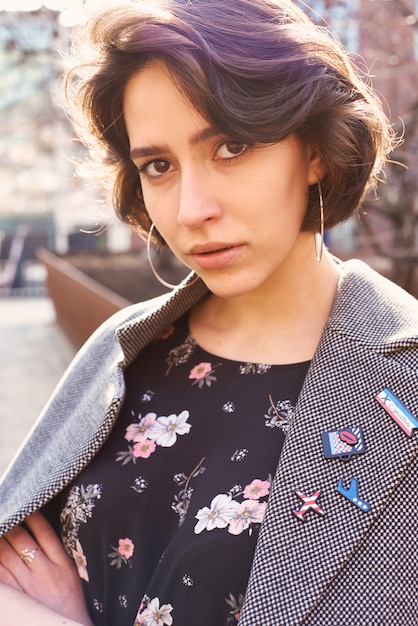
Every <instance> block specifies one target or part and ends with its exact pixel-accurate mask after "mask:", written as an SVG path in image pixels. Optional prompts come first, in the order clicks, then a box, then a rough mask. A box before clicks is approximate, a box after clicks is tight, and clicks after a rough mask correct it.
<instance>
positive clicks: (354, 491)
mask: <svg viewBox="0 0 418 626" xmlns="http://www.w3.org/2000/svg"><path fill="white" fill-rule="evenodd" d="M337 491H338V493H340V494H341V495H342V496H344V498H347V500H350V502H352V503H353V504H354V505H355V506H356V507H357V508H358V509H360V511H364V512H365V513H367V511H369V510H370V507H371V504H369V503H368V502H365V501H364V500H363V499H362V498H360V497H359V495H358V478H352V479H351V481H350V486H349V488H348V489H345V488H344V482H343V479H342V478H340V480H339V481H338V485H337Z"/></svg>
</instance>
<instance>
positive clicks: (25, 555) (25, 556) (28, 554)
mask: <svg viewBox="0 0 418 626" xmlns="http://www.w3.org/2000/svg"><path fill="white" fill-rule="evenodd" d="M38 550H40V548H35V549H34V550H29V548H23V550H21V551H20V555H19V556H20V558H21V559H22V561H23V562H24V563H26V565H29V564H30V563H32V561H33V559H34V558H35V554H36V552H37V551H38Z"/></svg>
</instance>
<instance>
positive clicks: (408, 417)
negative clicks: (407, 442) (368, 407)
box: [376, 387, 418, 437]
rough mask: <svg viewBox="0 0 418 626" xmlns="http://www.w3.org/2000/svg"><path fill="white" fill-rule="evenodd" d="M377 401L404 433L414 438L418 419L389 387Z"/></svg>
mask: <svg viewBox="0 0 418 626" xmlns="http://www.w3.org/2000/svg"><path fill="white" fill-rule="evenodd" d="M376 400H377V401H378V403H379V404H380V405H381V406H382V407H383V408H384V409H385V411H386V413H388V414H389V415H390V416H391V418H392V419H394V420H395V422H396V423H397V424H398V426H400V427H401V428H402V430H403V431H404V433H406V434H407V435H408V437H412V431H413V430H414V429H415V428H418V419H417V418H416V417H414V416H413V415H412V413H410V412H409V411H408V409H407V408H406V407H405V406H404V405H403V404H402V402H401V401H400V400H398V398H397V397H396V396H395V395H394V394H393V393H392V392H391V391H390V390H389V389H388V388H387V387H385V389H383V391H381V392H380V393H379V395H377V396H376Z"/></svg>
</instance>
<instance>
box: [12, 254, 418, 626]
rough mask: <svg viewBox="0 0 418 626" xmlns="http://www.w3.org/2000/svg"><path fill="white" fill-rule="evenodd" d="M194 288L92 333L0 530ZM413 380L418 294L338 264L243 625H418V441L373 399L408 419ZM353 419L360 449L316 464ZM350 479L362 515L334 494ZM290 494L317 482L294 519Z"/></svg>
mask: <svg viewBox="0 0 418 626" xmlns="http://www.w3.org/2000/svg"><path fill="white" fill-rule="evenodd" d="M205 291H206V288H205V286H204V285H203V283H197V284H195V285H193V286H190V287H186V288H181V289H179V290H177V291H175V292H174V293H173V294H171V295H169V296H164V297H161V298H158V299H156V300H154V301H151V302H149V303H145V304H143V305H134V306H133V307H129V308H128V309H127V310H125V311H122V312H120V313H119V314H117V316H115V317H114V318H112V319H111V320H110V321H109V322H107V323H106V324H105V325H104V326H103V327H102V329H100V330H99V331H97V332H96V334H95V335H94V336H93V337H92V339H91V340H90V341H89V342H88V344H87V345H86V346H85V348H83V350H82V351H81V353H80V354H79V356H78V357H77V358H76V360H75V362H74V365H73V366H72V367H70V370H69V372H68V373H67V374H66V375H65V377H64V380H63V382H62V383H61V384H60V385H59V387H58V389H57V391H56V393H55V395H54V397H53V399H52V400H51V402H50V404H49V406H48V407H47V408H46V410H45V411H44V414H43V417H42V418H41V421H40V422H39V423H38V424H37V425H36V427H35V429H34V431H33V433H32V435H31V439H30V440H29V442H28V443H27V444H26V445H25V446H24V447H23V449H22V451H21V453H20V455H19V457H18V459H17V460H16V461H15V463H14V464H13V466H12V467H11V469H10V471H9V473H8V474H7V475H6V476H5V478H4V479H3V481H2V484H1V485H0V508H1V517H2V525H1V529H2V532H6V531H7V529H9V528H10V527H11V526H13V525H14V524H16V523H18V522H20V521H21V520H22V519H23V518H24V517H25V516H26V515H27V514H29V513H30V512H32V511H34V510H36V509H37V508H39V507H40V506H42V505H43V504H44V503H45V502H46V501H47V500H48V499H49V498H50V497H52V496H53V494H54V493H56V492H57V491H58V490H60V489H62V488H63V487H64V485H65V484H67V483H68V482H69V481H71V480H72V479H73V477H74V476H75V475H76V474H77V473H78V472H79V471H80V470H81V469H82V467H84V466H85V465H86V464H87V463H88V462H89V461H90V460H91V458H92V457H93V456H94V455H95V453H96V451H97V450H98V449H99V447H100V446H101V445H102V443H103V441H104V440H105V438H106V437H107V434H108V432H109V431H110V429H111V427H112V424H113V423H114V420H115V419H116V417H117V414H118V411H119V407H120V405H121V402H122V401H123V395H124V384H123V369H124V367H126V365H127V364H128V363H130V362H131V361H132V360H133V359H134V358H135V356H136V355H137V354H138V352H139V351H140V350H141V349H142V348H143V347H144V345H146V344H147V343H148V342H149V341H151V340H152V338H153V337H155V336H156V335H157V334H158V333H159V332H161V331H162V330H163V329H164V328H165V327H166V326H167V325H168V324H170V323H171V322H172V321H173V320H174V319H176V318H177V317H179V316H180V315H181V314H182V313H183V312H184V311H186V310H187V309H189V308H190V306H192V305H193V303H194V302H197V301H198V300H199V298H200V297H202V295H203V294H204V293H205ZM417 382H418V304H417V302H416V300H415V299H414V298H412V297H411V296H408V295H407V294H406V293H405V292H403V291H402V290H400V289H399V288H398V287H395V286H394V285H392V284H391V283H389V282H388V281H386V280H385V279H383V278H381V277H380V276H378V275H377V274H375V273H374V272H372V271H371V270H370V269H369V268H368V267H367V266H366V265H364V264H363V263H361V262H359V261H352V262H348V263H346V264H345V267H344V269H343V275H342V278H341V280H340V284H339V288H338V293H337V295H336V299H335V302H334V306H333V309H332V312H331V315H330V318H329V320H328V323H327V325H326V328H325V330H324V333H323V337H322V339H321V342H320V345H319V347H318V350H317V352H316V355H315V357H314V359H313V362H312V365H311V368H310V370H309V372H308V376H307V378H306V381H305V384H304V387H303V389H302V392H301V395H300V398H299V402H298V405H297V407H296V414H295V418H294V420H293V423H292V424H291V427H290V431H289V434H288V435H287V438H286V442H285V446H284V449H283V452H282V455H281V458H280V463H279V466H278V469H277V474H276V477H275V480H274V485H273V487H272V491H271V495H270V499H269V504H268V508H267V513H266V517H265V520H264V522H263V525H262V529H261V533H260V538H259V542H258V546H257V550H256V555H255V559H254V564H253V569H252V573H251V577H250V582H249V587H248V590H247V594H246V600H245V604H244V609H243V612H242V615H241V619H240V626H287V625H294V624H295V625H296V624H309V625H314V624H318V625H325V624H326V625H329V626H357V625H358V626H361V625H364V626H365V625H366V624H367V625H374V624H382V625H383V624H394V625H400V626H404V625H405V626H410V625H412V624H417V625H418V617H417V616H418V595H417V594H416V593H414V591H415V583H416V578H417V576H416V571H417V568H416V561H417V547H418V546H417V532H416V528H417V521H418V520H417V517H418V514H417V511H416V509H417V507H416V502H417V499H418V476H417V453H418V435H417V434H416V433H415V432H414V434H413V436H412V437H411V438H410V437H408V436H407V435H406V434H405V433H404V432H403V431H402V430H401V429H400V428H399V426H398V425H397V424H396V423H395V422H394V421H393V420H392V419H391V418H390V417H389V416H388V414H387V413H386V412H385V410H384V409H383V408H382V407H381V406H380V405H379V404H378V403H377V401H376V400H375V396H376V395H377V394H378V393H379V392H380V391H382V389H383V388H385V387H388V388H389V389H390V390H391V391H392V392H393V393H394V394H395V395H397V397H398V398H399V399H400V400H401V401H402V402H403V403H404V404H405V405H406V406H407V408H408V409H409V410H410V411H411V412H412V414H414V415H416V416H418V393H417V391H418V385H417ZM354 426H361V427H362V429H363V432H364V437H365V447H366V451H365V453H364V454H361V455H355V456H353V457H352V458H351V459H350V460H349V461H342V460H341V459H338V458H331V459H326V458H325V457H324V454H323V449H322V440H321V434H322V433H324V432H327V431H332V430H337V429H341V428H347V427H354ZM63 451H65V453H63ZM352 478H357V480H358V485H359V496H360V497H362V498H363V499H364V500H365V501H366V502H368V503H370V504H371V508H370V510H369V511H367V512H365V511H361V510H360V509H359V508H357V507H356V506H355V505H354V504H353V503H352V502H350V501H349V500H348V499H347V498H345V497H343V496H342V495H341V494H340V493H338V491H337V484H338V483H339V481H340V479H342V480H343V484H344V485H345V486H346V487H348V485H349V484H350V481H351V479H352ZM296 490H298V491H300V492H302V493H304V494H307V495H309V496H310V495H312V494H313V493H314V492H316V491H318V490H319V491H320V495H319V497H318V500H317V502H318V504H320V506H321V507H322V509H323V511H324V512H325V515H323V516H322V515H319V514H318V513H316V512H315V511H313V510H310V511H308V512H307V513H306V515H305V521H301V520H300V519H298V518H297V517H296V516H295V515H294V511H296V510H298V509H300V506H301V504H302V502H301V499H300V498H299V496H298V495H297V494H296ZM181 626H189V625H186V624H184V625H181ZM190 626H191V625H190ZM193 626H194V625H193ZM214 626H217V625H214Z"/></svg>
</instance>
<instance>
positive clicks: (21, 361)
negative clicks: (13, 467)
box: [0, 297, 75, 474]
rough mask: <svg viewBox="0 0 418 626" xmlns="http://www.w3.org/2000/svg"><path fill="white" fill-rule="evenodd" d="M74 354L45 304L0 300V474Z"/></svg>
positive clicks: (41, 299)
mask: <svg viewBox="0 0 418 626" xmlns="http://www.w3.org/2000/svg"><path fill="white" fill-rule="evenodd" d="M74 354H75V349H74V347H73V346H72V345H71V343H70V342H69V340H68V339H67V337H66V335H65V334H64V333H63V331H62V330H61V329H60V328H59V326H58V324H57V323H56V320H55V312H54V307H53V305H52V302H51V301H50V300H49V299H48V298H45V297H39V298H25V297H20V298H1V299H0V474H1V473H2V472H3V470H4V469H5V468H6V466H7V465H8V463H9V462H10V461H11V459H12V458H13V456H14V454H15V452H16V451H17V449H18V447H19V446H20V444H21V442H22V440H23V439H24V437H25V436H26V434H27V432H28V430H29V429H30V427H31V426H32V424H33V422H34V421H35V420H36V418H37V416H38V414H39V412H40V411H41V409H42V407H43V405H44V404H45V402H46V400H47V399H48V397H49V395H50V393H51V392H52V391H53V389H54V387H55V385H56V383H57V382H58V380H59V379H60V377H61V375H62V374H63V372H64V370H65V369H66V367H67V365H68V364H69V363H70V361H71V359H72V357H73V355H74Z"/></svg>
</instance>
